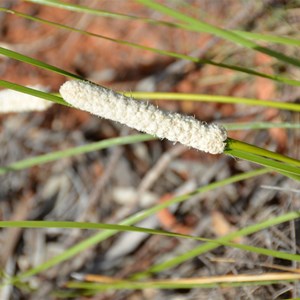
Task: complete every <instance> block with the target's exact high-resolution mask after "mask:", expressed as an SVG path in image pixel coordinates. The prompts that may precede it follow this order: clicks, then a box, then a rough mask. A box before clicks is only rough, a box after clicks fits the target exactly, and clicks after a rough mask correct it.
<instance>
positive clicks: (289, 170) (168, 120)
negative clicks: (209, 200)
mask: <svg viewBox="0 0 300 300" xmlns="http://www.w3.org/2000/svg"><path fill="white" fill-rule="evenodd" d="M29 2H36V3H40V4H43V5H50V6H57V7H62V8H64V9H66V10H73V11H74V10H75V11H79V12H86V13H91V14H94V15H98V16H99V15H101V16H103V15H104V16H109V17H115V18H121V19H133V18H135V17H134V16H129V15H128V16H127V15H124V14H116V13H111V12H104V11H99V10H95V9H89V8H87V7H83V6H78V5H73V4H67V3H64V2H61V1H57V0H55V1H54V0H51V1H50V0H30V1H29ZM138 2H141V3H142V4H143V5H145V6H146V7H149V8H152V9H153V10H156V11H159V12H160V13H162V14H166V15H169V16H172V17H173V18H174V20H175V21H174V22H172V23H168V22H159V21H156V20H151V19H146V18H144V19H142V21H143V22H151V23H153V24H156V25H157V26H174V27H178V28H181V29H182V30H187V31H195V32H199V31H202V32H207V33H210V34H212V35H215V36H217V37H219V38H222V39H224V40H227V41H230V42H233V43H237V44H239V45H240V46H242V47H245V48H250V49H252V50H254V51H257V52H261V53H264V54H266V55H268V56H270V57H273V58H275V59H277V60H278V61H279V62H281V63H285V64H291V65H293V66H300V62H299V60H298V59H297V58H293V57H288V56H286V55H284V54H283V53H280V52H277V51H274V50H272V49H269V48H267V47H262V46H260V45H258V44H256V42H254V41H253V38H254V39H262V40H265V41H268V40H276V41H277V42H279V43H281V44H283V45H287V44H293V45H296V46H299V45H300V43H299V41H297V40H293V39H290V38H281V37H280V36H275V37H274V36H265V35H260V34H259V35H258V36H257V35H253V36H251V33H247V32H242V31H239V32H234V31H231V30H224V29H221V28H218V27H215V26H212V25H210V24H207V23H204V22H201V21H199V20H197V19H195V18H192V17H189V16H187V15H186V14H183V13H181V12H180V11H177V10H176V9H171V8H168V7H167V6H163V5H161V4H158V3H157V2H155V1H146V0H143V1H142V0H140V1H138ZM0 11H2V12H4V13H7V14H8V13H11V14H14V15H16V16H18V17H21V18H26V19H29V20H31V21H34V22H39V23H44V24H47V25H49V26H53V27H56V28H59V29H64V30H69V31H72V32H77V33H78V34H81V35H88V36H93V37H96V38H103V39H106V40H110V41H112V42H115V43H121V44H125V45H128V46H130V47H136V48H140V49H141V50H144V51H153V52H156V53H159V54H162V55H168V56H171V57H173V58H174V57H175V58H178V59H186V60H190V61H193V62H195V63H203V64H210V65H214V66H218V67H220V68H226V69H230V70H234V71H237V72H241V73H245V74H248V75H249V74H250V75H252V76H258V77H263V78H268V79H270V80H274V81H277V82H280V83H285V84H289V85H293V86H300V82H299V81H298V80H295V79H291V78H287V77H285V76H283V75H282V74H275V75H274V74H266V73H262V72H259V71H256V70H255V71H254V70H253V69H249V68H246V67H242V66H236V65H230V64H226V63H219V62H215V61H213V60H209V59H198V58H196V57H192V56H188V55H183V54H180V53H175V52H171V51H165V50H161V49H155V48H150V47H145V46H142V45H139V44H134V43H131V42H127V41H120V40H116V39H112V38H110V37H106V36H103V35H99V34H95V33H90V32H87V31H83V30H80V29H77V28H73V27H70V26H67V25H65V24H59V23H55V22H51V21H48V20H45V19H40V18H37V17H33V16H30V15H26V14H23V13H21V12H17V11H12V10H9V9H6V8H0ZM136 19H139V18H138V17H136ZM0 54H2V55H4V56H6V57H8V58H10V59H14V60H19V61H22V62H25V63H28V64H32V65H34V66H36V67H39V68H42V69H45V70H47V71H49V72H51V71H53V72H56V73H58V74H61V75H64V76H66V77H68V78H71V79H72V80H71V81H67V82H66V83H64V84H63V85H62V86H61V88H60V94H61V96H62V98H61V97H59V96H57V95H56V94H51V93H47V92H43V91H38V90H37V89H32V88H31V87H25V86H21V85H18V84H16V83H12V82H8V81H5V80H0V85H1V86H2V87H5V88H8V89H12V90H15V91H18V92H22V93H24V94H26V95H31V96H35V97H40V98H43V99H45V100H49V101H52V102H56V103H59V104H62V105H66V106H71V107H73V108H77V109H81V110H85V111H88V112H90V113H92V114H94V115H97V116H99V117H102V118H107V119H110V120H113V121H116V122H120V123H122V124H124V125H127V126H129V127H132V128H135V129H137V130H139V131H142V132H146V133H148V134H150V135H135V136H128V137H120V138H113V139H108V140H104V141H99V142H96V143H93V144H90V145H85V146H80V147H77V148H72V149H67V150H63V151H57V152H52V153H47V154H44V155H41V156H38V157H33V158H28V159H25V160H22V161H17V162H14V163H12V164H9V165H6V166H2V167H1V168H0V175H5V174H6V173H7V172H13V171H18V170H22V169H25V168H29V167H32V166H35V165H42V164H43V163H46V162H50V161H53V160H57V159H62V158H63V157H69V156H73V155H77V154H81V153H87V152H90V151H95V150H99V149H104V148H107V147H111V146H115V145H124V144H129V143H135V142H141V141H147V140H151V139H154V138H155V137H154V136H156V137H158V138H160V139H164V138H166V139H168V140H170V141H172V142H180V143H182V144H184V145H186V146H187V147H193V148H196V149H198V150H201V151H204V152H207V153H210V154H222V153H224V154H228V155H230V156H232V157H236V158H241V159H244V160H248V161H251V162H254V163H256V164H259V165H262V166H264V167H265V168H262V169H258V170H254V171H250V172H248V173H244V174H238V175H235V176H232V177H229V178H225V179H223V180H220V181H218V182H213V183H211V184H208V185H205V186H203V187H200V188H198V189H196V190H195V191H193V192H191V193H189V194H185V195H182V196H179V197H174V198H172V199H170V200H168V201H166V202H164V203H162V204H158V205H155V206H153V207H151V208H149V209H146V210H143V211H140V212H138V213H136V214H132V215H130V216H129V217H128V218H126V219H124V220H122V221H121V222H120V224H118V225H114V224H101V223H99V224H98V223H97V224H94V223H79V222H61V221H57V222H50V221H20V222H15V221H2V222H0V226H1V227H21V228H51V227H57V228H80V229H93V230H96V229H97V230H98V229H104V231H103V232H100V233H96V234H95V235H93V236H92V237H89V238H86V239H84V240H83V241H81V242H79V243H78V244H75V245H74V246H72V247H70V248H69V249H67V250H65V251H64V252H63V253H61V254H59V255H57V256H55V257H53V258H51V259H50V260H48V261H46V262H43V263H41V264H40V265H38V266H37V267H34V268H31V269H29V270H27V271H25V272H21V273H19V274H16V276H10V277H7V278H4V283H5V284H15V285H20V284H21V282H23V281H25V280H27V279H28V278H30V277H32V276H35V275H37V274H39V273H41V272H42V271H45V270H47V269H49V268H51V267H53V266H55V265H58V264H60V263H62V262H63V261H65V260H68V259H71V258H73V257H74V256H75V255H76V254H78V253H80V252H82V251H84V250H85V249H87V248H89V247H92V246H94V245H96V244H98V243H100V242H101V241H104V240H106V239H107V238H109V237H110V236H112V235H114V234H115V233H118V232H121V231H139V232H144V233H148V234H156V235H159V234H160V235H165V236H173V237H174V236H175V237H178V238H189V239H194V240H200V241H202V242H203V243H202V244H200V245H199V246H197V247H195V248H193V249H192V250H189V251H187V252H186V253H183V254H181V255H175V256H174V257H173V258H171V259H169V260H166V261H163V262H161V263H159V264H156V265H152V266H150V267H149V268H148V269H147V270H145V271H144V272H140V273H137V274H134V275H133V276H132V277H131V278H130V279H126V280H125V279H124V280H117V279H114V278H110V280H109V281H105V278H104V279H103V278H102V279H101V277H98V278H97V280H96V277H93V278H94V279H91V277H90V278H89V277H85V276H82V275H78V274H77V275H76V276H75V277H74V278H75V279H78V280H80V281H83V282H70V283H69V284H68V285H67V286H68V287H70V288H73V289H84V290H85V293H86V294H95V293H97V292H99V291H102V290H105V289H144V288H148V287H149V286H150V287H156V288H171V289H173V288H191V287H202V288H205V287H206V288H207V287H210V288H211V287H217V286H218V287H219V286H227V285H228V286H243V285H250V284H253V282H254V283H255V284H257V285H263V284H272V283H274V282H281V281H283V280H284V281H291V280H298V279H299V274H294V273H293V272H292V271H291V272H289V273H285V274H281V273H278V274H276V276H275V275H274V274H272V276H271V275H270V274H267V275H266V276H265V277H264V278H263V277H261V278H260V277H257V276H253V277H251V278H250V277H244V278H238V277H235V278H234V277H230V279H229V280H228V278H227V279H226V278H225V277H221V276H220V277H219V278H209V277H208V278H205V280H204V279H203V278H202V281H201V280H200V279H201V278H200V279H198V280H195V279H190V280H187V279H185V280H182V281H180V280H177V281H176V280H175V281H174V280H173V281H168V280H165V281H159V280H158V281H146V280H143V281H140V278H147V277H149V276H150V275H151V274H153V273H159V272H161V271H164V270H166V269H168V268H171V267H174V266H176V265H178V264H180V263H182V262H184V261H186V260H188V259H191V258H192V257H195V256H198V255H201V254H204V253H206V252H208V251H211V250H213V249H215V248H217V247H218V246H220V245H225V246H226V247H232V248H239V249H242V250H246V251H250V252H252V253H259V254H264V255H268V256H270V257H277V258H280V259H286V260H290V261H300V257H299V255H296V254H292V253H285V252H283V251H276V250H271V249H264V248H259V247H253V246H248V245H243V244H237V243H234V242H232V241H233V240H234V239H236V238H239V237H243V236H247V235H250V234H253V233H255V232H257V231H259V230H263V229H266V228H269V227H271V226H275V225H278V224H281V223H283V222H287V221H292V220H295V219H297V218H298V217H299V213H298V212H290V213H287V214H283V215H281V216H278V217H276V218H272V219H270V220H266V221H264V222H261V223H257V224H253V225H249V226H247V227H245V228H242V229H239V230H237V231H235V232H233V233H230V234H227V235H226V236H224V237H221V238H218V239H216V240H208V239H201V238H198V237H193V236H189V235H180V234H175V233H171V232H167V231H160V230H151V229H145V228H140V227H135V226H132V225H134V224H136V223H137V222H139V221H141V220H143V219H145V218H147V217H149V216H151V215H153V214H154V213H156V212H158V211H159V210H161V209H163V208H166V207H168V206H171V205H172V204H175V203H180V202H183V201H186V200H188V199H189V198H190V197H191V196H194V195H197V194H199V193H203V192H207V191H211V190H214V189H216V188H219V187H222V186H224V185H227V184H231V183H235V182H238V181H241V180H246V179H248V178H251V177H255V176H259V175H262V174H265V173H267V172H270V171H276V172H279V173H281V174H283V175H284V176H287V177H290V178H292V179H294V180H297V181H299V180H300V168H299V167H300V161H299V160H297V159H293V158H290V157H287V156H285V155H282V154H279V153H275V152H271V151H269V150H267V149H262V148H259V147H257V146H255V145H250V144H247V143H245V142H242V141H238V140H235V139H232V138H230V133H227V130H226V128H228V126H227V125H226V124H223V125H221V124H216V123H212V124H206V123H205V122H202V121H199V120H197V119H196V118H194V117H191V116H185V115H182V114H178V113H172V112H166V111H163V110H160V109H159V108H157V107H155V106H154V105H152V104H150V103H148V102H143V101H141V100H138V99H134V97H131V96H130V94H132V95H135V98H138V97H139V98H147V96H148V98H153V96H154V97H158V94H154V95H153V94H144V95H141V94H139V93H134V92H132V93H129V95H124V94H120V93H117V92H114V91H112V90H110V89H107V88H105V87H103V86H100V85H98V84H95V83H92V82H90V81H87V80H86V79H85V78H81V77H80V76H78V75H76V74H72V73H70V72H67V71H66V70H63V69H60V68H58V67H54V66H52V65H50V64H48V63H46V62H42V61H39V60H37V59H34V58H32V57H29V56H26V55H24V54H22V53H19V52H17V51H13V50H9V49H5V48H1V47H0ZM5 93H11V92H7V91H6V92H5ZM0 97H1V96H0ZM168 97H169V98H170V97H171V99H176V98H177V97H178V98H180V97H184V98H185V99H187V100H194V101H208V99H210V101H211V102H223V103H224V102H225V103H241V104H246V105H263V106H266V107H275V108H279V109H285V110H290V111H297V112H299V111H300V107H299V105H297V104H295V103H278V102H272V101H258V100H257V99H245V98H234V97H229V96H210V95H194V94H193V95H191V94H185V95H181V94H175V95H174V94H172V95H170V94H168V93H166V94H160V95H159V97H158V98H160V99H163V98H168ZM0 101H2V102H0V106H1V105H2V106H3V107H6V102H3V101H10V100H8V98H7V97H6V98H5V99H3V100H2V98H0ZM24 101H26V103H25V102H24ZM24 101H22V110H24V109H26V105H27V109H35V108H36V107H35V108H34V105H33V103H34V102H35V101H36V99H35V100H33V101H31V98H27V99H26V100H24ZM1 103H5V104H1ZM15 103H17V102H15ZM49 103H51V102H49ZM14 106H15V108H16V106H17V104H14ZM20 107H21V106H20ZM16 110H17V109H16ZM20 110H21V109H20ZM7 111H8V110H6V112H7ZM268 275H269V276H268ZM106 279H107V278H106ZM88 281H97V283H95V282H93V283H91V284H89V283H88Z"/></svg>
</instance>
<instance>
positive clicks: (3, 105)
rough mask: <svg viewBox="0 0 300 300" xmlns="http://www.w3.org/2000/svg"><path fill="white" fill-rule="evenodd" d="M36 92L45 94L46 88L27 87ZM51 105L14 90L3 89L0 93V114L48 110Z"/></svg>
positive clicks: (37, 86) (48, 102) (38, 86)
mask: <svg viewBox="0 0 300 300" xmlns="http://www.w3.org/2000/svg"><path fill="white" fill-rule="evenodd" d="M28 87H29V88H32V89H36V90H38V91H43V92H47V91H48V88H46V87H44V86H41V85H34V86H28ZM52 104H53V103H52V102H50V101H47V100H44V99H41V98H38V97H34V96H32V95H28V94H24V93H21V92H17V91H14V90H9V89H5V90H2V91H0V113H11V112H24V111H31V110H37V111H42V110H46V109H48V108H49V107H50V106H51V105H52Z"/></svg>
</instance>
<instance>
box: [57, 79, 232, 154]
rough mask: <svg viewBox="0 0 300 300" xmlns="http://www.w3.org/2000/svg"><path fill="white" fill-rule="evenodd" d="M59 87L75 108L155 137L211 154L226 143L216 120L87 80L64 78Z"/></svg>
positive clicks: (222, 129) (221, 150)
mask: <svg viewBox="0 0 300 300" xmlns="http://www.w3.org/2000/svg"><path fill="white" fill-rule="evenodd" d="M59 91H60V94H61V96H62V97H63V99H64V100H65V101H66V102H68V103H70V104H71V105H72V106H74V107H76V108H79V109H81V110H85V111H88V112H90V113H92V114H94V115H97V116H99V117H102V118H105V119H110V120H113V121H117V122H120V123H122V124H125V125H127V126H129V127H132V128H135V129H137V130H139V131H142V132H146V133H149V134H151V135H155V136H157V137H159V138H166V139H168V140H170V141H172V142H180V143H182V144H184V145H186V146H189V147H193V148H196V149H198V150H201V151H204V152H208V153H211V154H218V153H222V152H223V151H224V148H225V146H226V139H227V132H226V130H225V128H224V127H222V126H220V125H218V124H215V123H213V124H206V123H204V122H201V121H198V120H196V119H195V118H193V117H191V116H185V115H182V114H179V113H174V112H166V111H163V110H161V109H159V108H157V107H155V106H153V105H152V104H149V103H147V102H143V101H139V100H135V99H132V98H130V97H126V96H124V95H122V94H119V93H116V92H114V91H112V90H110V89H107V88H104V87H102V86H99V85H96V84H93V83H91V82H88V81H76V80H71V81H67V82H65V83H64V84H63V85H62V86H61V87H60V90H59Z"/></svg>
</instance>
